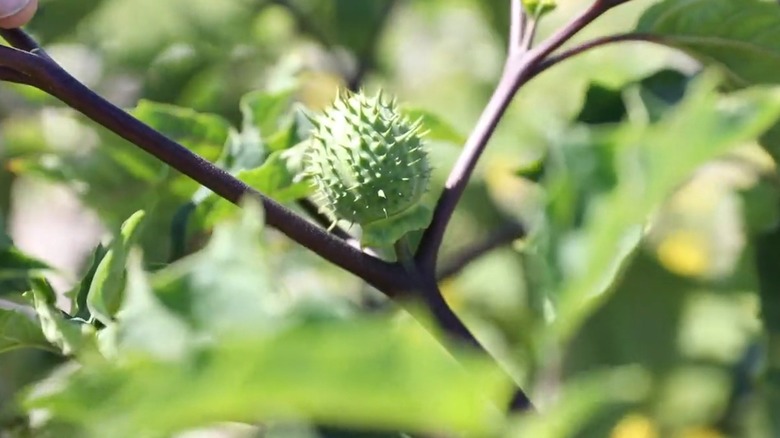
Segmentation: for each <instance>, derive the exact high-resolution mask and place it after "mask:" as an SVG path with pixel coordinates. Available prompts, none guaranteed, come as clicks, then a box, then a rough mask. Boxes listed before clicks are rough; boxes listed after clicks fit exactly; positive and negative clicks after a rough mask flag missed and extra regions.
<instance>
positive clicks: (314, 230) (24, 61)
mask: <svg viewBox="0 0 780 438" xmlns="http://www.w3.org/2000/svg"><path fill="white" fill-rule="evenodd" d="M0 67H6V68H9V69H15V70H18V71H20V72H22V73H24V74H26V75H28V76H29V77H30V78H31V80H32V81H31V82H33V83H34V85H35V86H36V87H38V88H40V89H42V90H43V91H46V92H47V93H49V94H51V95H52V96H54V97H56V98H58V99H60V100H61V101H63V102H64V103H66V104H68V105H69V106H71V107H72V108H74V109H76V110H77V111H79V112H81V113H83V114H84V115H86V116H87V117H89V118H90V119H92V120H94V121H95V122H97V123H99V124H100V125H102V126H104V127H106V128H108V129H109V130H111V131H113V132H114V133H116V134H117V135H119V136H120V137H122V138H124V139H125V140H128V141H130V142H131V143H133V144H135V145H137V146H139V147H140V148H142V149H144V150H145V151H147V152H148V153H150V154H152V155H154V156H155V157H157V158H159V159H160V160H161V161H163V162H165V163H166V164H168V165H170V166H171V167H173V168H174V169H176V170H178V171H180V172H181V173H183V174H185V175H187V176H189V177H190V178H192V179H193V180H195V181H197V182H198V183H200V184H203V185H204V186H205V187H207V188H209V189H211V190H212V191H213V192H214V193H216V194H217V195H219V196H221V197H223V198H225V199H227V200H228V201H230V202H233V203H238V202H239V201H240V200H241V198H242V197H243V196H245V195H250V196H253V197H255V198H257V199H258V200H260V201H261V202H262V204H263V207H264V209H265V218H266V222H267V223H268V224H269V225H270V226H272V227H274V228H276V229H278V230H279V231H281V232H282V233H284V234H286V235H287V236H289V237H290V238H292V239H293V240H294V241H296V242H298V243H300V244H301V245H303V246H304V247H306V248H309V249H310V250H312V251H314V252H315V253H317V254H319V255H320V256H322V257H323V258H325V259H327V260H329V261H330V262H332V263H334V264H335V265H337V266H340V267H342V268H343V269H345V270H347V271H349V272H351V273H353V274H355V275H357V276H359V277H361V278H363V279H364V280H366V281H367V282H368V283H369V284H371V285H372V286H374V287H376V288H377V289H379V290H380V291H383V292H384V293H386V294H388V295H389V296H391V297H392V296H394V295H395V294H397V293H400V292H401V291H404V290H407V289H408V288H409V283H408V279H407V277H406V276H405V275H404V272H403V270H402V269H401V268H400V267H399V266H397V265H394V264H390V263H386V262H384V261H381V260H379V259H377V258H375V257H372V256H370V255H368V254H365V253H363V252H361V251H360V250H358V249H356V248H354V247H352V246H350V245H349V244H348V243H346V242H345V241H343V240H341V239H339V238H337V237H335V236H333V235H331V234H328V233H327V232H325V231H324V230H322V229H321V228H319V227H317V226H316V225H314V224H312V223H310V222H308V221H307V220H305V219H303V218H301V217H300V216H298V215H296V214H295V213H293V212H292V211H290V210H288V209H287V208H285V207H284V206H282V205H280V204H278V203H277V202H275V201H273V200H272V199H270V198H268V197H266V196H264V195H262V194H260V193H259V192H257V191H256V190H254V189H252V188H251V187H249V186H247V185H246V184H244V183H243V182H241V181H239V180H238V179H236V178H235V177H233V176H232V175H230V174H229V173H227V172H225V171H224V170H222V169H220V168H218V167H217V166H215V165H213V164H212V163H210V162H209V161H207V160H205V159H203V158H201V157H200V156H198V155H196V154H194V153H192V152H191V151H189V150H188V149H187V148H185V147H184V146H181V145H180V144H178V143H176V142H174V141H172V140H171V139H169V138H168V137H166V136H164V135H163V134H161V133H159V132H157V131H155V130H154V129H152V128H151V127H149V126H148V125H146V124H144V123H142V122H141V121H139V120H138V119H136V118H134V117H132V116H131V115H130V114H128V113H127V112H125V111H123V110H121V109H119V108H117V107H116V106H114V105H113V104H111V103H110V102H108V101H106V100H105V99H103V98H102V97H100V96H99V95H97V94H95V93H94V92H93V91H92V90H90V89H89V88H88V87H86V86H85V85H83V84H81V83H80V82H78V81H77V80H76V79H75V78H73V77H72V76H70V75H69V74H68V73H67V72H65V71H64V70H62V69H61V68H60V67H59V66H57V65H56V64H54V63H53V62H51V61H49V60H48V59H46V58H43V57H40V56H37V55H34V54H31V53H27V52H23V51H21V50H17V49H14V48H10V47H0Z"/></svg>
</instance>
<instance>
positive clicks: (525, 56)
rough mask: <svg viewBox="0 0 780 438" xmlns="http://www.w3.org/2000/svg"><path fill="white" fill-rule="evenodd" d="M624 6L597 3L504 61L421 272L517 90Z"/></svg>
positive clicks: (452, 179) (448, 189)
mask: <svg viewBox="0 0 780 438" xmlns="http://www.w3.org/2000/svg"><path fill="white" fill-rule="evenodd" d="M626 1H627V0H626ZM623 2H624V1H617V2H616V1H615V0H612V1H605V0H597V1H595V2H594V3H592V4H591V6H590V7H588V8H587V9H586V10H585V11H583V12H582V13H581V14H580V15H578V16H577V17H575V18H574V19H573V20H572V21H570V22H569V23H568V24H567V25H566V26H565V27H563V28H562V29H561V30H559V31H558V32H557V33H555V34H554V35H552V36H551V37H550V38H549V39H548V40H546V41H545V42H544V43H542V44H541V45H540V46H538V47H536V48H534V49H531V50H530V51H528V52H518V53H516V54H514V55H513V56H510V57H509V58H508V59H507V63H506V67H505V68H504V73H503V74H502V76H501V79H500V80H499V83H498V86H497V87H496V90H495V92H494V93H493V96H492V97H491V98H490V101H489V102H488V104H487V106H486V107H485V110H484V111H483V113H482V115H481V116H480V118H479V121H478V122H477V125H476V127H475V128H474V130H473V131H472V133H471V135H470V136H469V138H468V140H467V141H466V144H465V146H464V148H463V153H462V154H461V156H460V157H459V158H458V161H457V162H456V163H455V166H454V168H453V169H452V171H451V172H450V176H449V177H448V179H447V182H446V183H445V186H444V191H443V192H442V194H441V196H440V198H439V201H438V203H437V205H436V208H435V210H434V214H433V220H432V221H431V225H430V226H429V227H428V229H427V230H425V233H424V235H423V238H422V241H421V242H420V246H419V249H418V251H417V254H416V257H415V259H416V260H417V262H418V264H419V265H420V266H421V267H422V268H423V270H430V271H433V270H435V268H436V261H437V257H438V252H439V248H440V247H441V243H442V240H443V238H444V232H445V231H446V229H447V225H448V224H449V221H450V218H451V217H452V214H453V213H454V211H455V207H456V205H457V204H458V201H459V200H460V198H461V196H462V195H463V192H464V190H465V189H466V185H467V184H468V181H469V179H470V178H471V174H472V173H473V172H474V168H475V167H476V165H477V161H478V160H479V157H480V156H481V155H482V153H483V152H484V150H485V147H486V146H487V143H488V141H489V139H490V137H491V136H492V135H493V132H494V131H495V129H496V126H497V125H498V122H499V120H500V119H501V117H502V116H503V115H504V112H505V111H506V109H507V107H508V106H509V103H510V102H511V101H512V98H513V97H514V95H515V93H516V92H517V90H518V89H519V88H520V87H521V86H522V85H523V84H525V83H526V82H527V81H528V80H530V79H531V78H532V77H533V76H534V72H535V70H536V69H537V68H538V66H539V65H540V64H541V63H542V62H543V61H544V59H545V58H546V57H547V56H548V55H550V54H551V53H552V52H553V51H554V50H555V49H557V48H559V47H560V46H561V45H562V44H563V43H565V42H566V41H568V40H569V39H570V38H571V37H572V36H574V35H575V34H576V33H577V32H579V31H580V30H582V29H583V28H584V27H585V26H587V25H588V24H590V23H591V22H593V21H594V20H595V19H596V18H598V17H600V16H601V15H602V14H604V13H605V12H606V11H608V10H609V9H611V8H612V7H614V6H616V5H617V4H619V3H623Z"/></svg>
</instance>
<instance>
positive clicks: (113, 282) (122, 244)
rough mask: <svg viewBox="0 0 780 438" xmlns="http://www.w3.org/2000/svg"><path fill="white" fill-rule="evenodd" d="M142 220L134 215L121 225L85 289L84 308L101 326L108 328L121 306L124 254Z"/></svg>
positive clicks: (138, 231)
mask: <svg viewBox="0 0 780 438" xmlns="http://www.w3.org/2000/svg"><path fill="white" fill-rule="evenodd" d="M144 216H145V213H144V212H143V211H138V212H136V213H135V214H133V215H132V216H130V217H129V218H128V219H127V221H125V223H124V224H122V228H121V230H120V232H119V234H118V235H117V236H116V237H115V238H114V240H113V242H111V246H110V247H109V250H108V252H107V253H106V255H105V257H103V259H102V260H101V261H100V264H99V265H98V266H97V268H96V269H95V275H94V277H93V278H92V282H91V284H90V285H89V292H88V293H87V307H88V308H89V311H90V313H91V314H92V316H94V317H95V319H97V320H98V321H100V322H101V323H103V324H105V325H109V324H111V322H112V321H113V317H114V314H115V313H116V311H117V310H118V309H119V305H120V304H121V302H122V292H123V290H124V288H125V265H126V263H127V254H128V252H129V251H130V248H131V247H132V246H133V244H134V243H135V241H136V239H137V238H138V234H139V233H140V231H141V224H142V222H143V219H144Z"/></svg>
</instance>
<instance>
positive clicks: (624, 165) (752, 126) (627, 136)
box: [557, 76, 780, 336]
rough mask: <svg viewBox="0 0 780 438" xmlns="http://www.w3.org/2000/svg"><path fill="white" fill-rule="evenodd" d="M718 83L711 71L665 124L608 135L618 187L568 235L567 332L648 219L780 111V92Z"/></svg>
mask: <svg viewBox="0 0 780 438" xmlns="http://www.w3.org/2000/svg"><path fill="white" fill-rule="evenodd" d="M715 86H716V83H715V81H714V80H713V77H711V76H706V77H704V78H702V79H700V80H699V81H697V83H696V84H695V87H693V88H692V91H690V92H689V94H688V95H687V96H686V98H685V100H684V101H683V102H682V103H681V104H680V105H679V106H678V107H676V108H675V109H674V110H673V111H671V112H670V113H668V114H667V116H666V117H664V118H663V119H662V120H661V121H659V122H658V123H655V124H652V125H648V126H642V125H638V124H635V125H624V126H622V127H621V128H620V129H617V130H615V131H614V132H611V133H608V134H607V135H606V137H602V139H603V140H604V141H606V144H607V145H611V146H609V147H611V148H612V149H613V150H614V154H615V166H616V175H617V185H615V186H614V187H613V188H611V189H609V190H608V191H606V192H604V194H603V195H601V196H600V197H599V198H598V199H597V200H596V201H593V202H592V204H591V205H592V207H591V208H590V209H589V210H588V213H587V216H586V218H585V222H584V226H583V228H582V229H581V230H580V231H579V232H578V233H576V234H573V235H571V236H569V237H568V243H567V245H568V247H567V248H566V249H565V252H566V254H567V255H568V256H569V259H568V261H569V265H568V267H567V272H566V279H565V281H564V284H563V286H562V289H561V294H560V295H559V297H560V300H561V301H560V303H561V304H560V308H559V315H558V317H557V324H558V326H559V330H560V333H562V334H564V336H567V335H568V334H571V330H572V329H573V328H575V327H576V326H577V325H578V324H579V321H581V318H582V317H583V316H584V315H586V314H588V313H589V310H588V309H589V308H590V307H592V306H594V305H596V303H598V302H599V300H600V299H601V298H594V297H597V296H599V294H601V293H602V292H603V291H604V290H605V288H606V287H608V285H609V283H610V282H611V279H613V278H614V275H615V273H616V272H617V271H618V270H619V269H620V264H621V263H622V261H623V260H624V259H625V256H626V255H627V254H628V253H630V252H631V251H632V248H633V247H635V245H636V243H637V242H638V240H639V237H640V234H641V227H642V225H643V223H644V222H645V221H646V220H647V218H649V217H650V215H651V214H652V213H653V212H654V211H655V210H656V209H657V208H658V207H659V205H660V204H661V203H662V202H663V201H664V200H665V199H666V198H667V197H668V196H669V195H670V194H671V193H672V192H673V191H674V190H675V189H676V188H677V186H678V185H679V184H681V183H682V182H684V181H685V179H686V178H688V177H689V176H690V175H691V173H692V172H693V171H694V170H695V169H696V168H697V167H699V166H700V165H702V164H704V163H705V162H707V161H709V160H711V159H713V158H715V157H718V156H721V155H722V154H724V153H726V152H728V151H730V150H732V149H733V148H735V147H736V146H740V145H742V144H743V143H744V142H747V141H750V140H752V139H755V138H756V137H757V136H758V135H760V134H761V133H762V132H763V131H765V130H766V129H767V128H768V127H769V126H771V124H772V123H774V122H775V120H776V119H777V117H778V115H780V96H779V95H778V93H777V91H776V90H772V89H765V88H756V89H750V90H746V91H743V92H739V93H734V94H731V95H728V96H725V97H724V96H719V95H718V94H717V93H716V92H715Z"/></svg>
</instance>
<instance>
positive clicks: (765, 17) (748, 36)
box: [636, 0, 780, 87]
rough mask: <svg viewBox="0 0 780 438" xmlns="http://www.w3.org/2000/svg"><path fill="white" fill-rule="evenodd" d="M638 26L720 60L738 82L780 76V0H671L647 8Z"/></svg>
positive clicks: (710, 61) (712, 61)
mask: <svg viewBox="0 0 780 438" xmlns="http://www.w3.org/2000/svg"><path fill="white" fill-rule="evenodd" d="M636 31H637V32H643V33H650V34H653V35H657V36H659V37H661V38H660V39H661V42H662V43H664V44H667V45H669V46H671V47H676V48H679V49H681V50H684V51H685V52H686V53H688V54H690V55H691V56H693V57H695V58H697V59H698V60H699V61H701V62H703V63H704V64H705V65H717V66H718V67H720V68H722V69H723V70H724V71H725V72H726V74H727V75H728V78H729V80H730V82H731V84H732V85H735V86H739V87H745V86H748V85H752V84H775V83H778V81H780V76H778V74H777V72H778V71H780V7H778V5H777V2H771V1H764V0H665V1H663V2H660V3H658V4H656V5H654V6H652V7H651V8H649V9H648V10H647V11H646V12H645V14H644V15H643V16H642V18H641V19H640V20H639V23H638V24H637V28H636Z"/></svg>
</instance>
